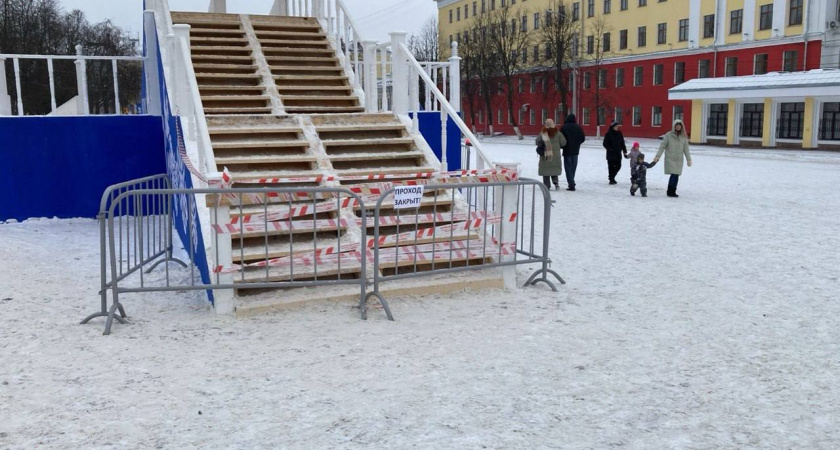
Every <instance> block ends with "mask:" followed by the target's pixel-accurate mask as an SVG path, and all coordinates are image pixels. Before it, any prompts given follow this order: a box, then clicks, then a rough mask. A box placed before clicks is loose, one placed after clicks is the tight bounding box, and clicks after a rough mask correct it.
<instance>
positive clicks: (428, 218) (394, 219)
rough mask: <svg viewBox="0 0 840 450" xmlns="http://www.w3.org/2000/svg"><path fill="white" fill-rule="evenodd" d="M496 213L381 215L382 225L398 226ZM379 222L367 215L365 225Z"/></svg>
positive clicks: (477, 217) (359, 223)
mask: <svg viewBox="0 0 840 450" xmlns="http://www.w3.org/2000/svg"><path fill="white" fill-rule="evenodd" d="M493 214H495V213H493V212H490V213H488V212H487V211H473V212H470V213H469V214H468V213H454V214H452V213H437V214H418V215H405V216H379V220H378V222H379V225H380V226H396V225H416V224H418V223H434V222H440V223H446V222H462V221H465V220H473V219H484V218H487V217H488V215H493ZM356 223H357V224H358V225H361V224H362V219H356ZM376 223H377V220H376V218H375V217H366V218H365V225H366V226H368V227H373V226H375V225H376Z"/></svg>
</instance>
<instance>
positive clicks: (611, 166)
mask: <svg viewBox="0 0 840 450" xmlns="http://www.w3.org/2000/svg"><path fill="white" fill-rule="evenodd" d="M620 126H621V124H619V123H618V122H613V123H612V124H610V130H609V131H607V134H606V136H604V148H605V149H607V169H608V171H609V178H610V184H617V183H616V181H615V176H616V175H618V171H619V170H621V158H622V154H623V155H624V157H625V158H626V157H627V145H625V144H624V135H623V134H621V131H619V129H618V127H620Z"/></svg>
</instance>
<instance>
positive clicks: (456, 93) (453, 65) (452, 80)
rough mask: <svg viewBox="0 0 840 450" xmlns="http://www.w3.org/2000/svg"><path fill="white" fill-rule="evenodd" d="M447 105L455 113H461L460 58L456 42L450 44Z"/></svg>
mask: <svg viewBox="0 0 840 450" xmlns="http://www.w3.org/2000/svg"><path fill="white" fill-rule="evenodd" d="M449 103H452V106H453V107H454V108H455V112H461V57H460V56H458V43H457V42H453V43H452V56H450V57H449Z"/></svg>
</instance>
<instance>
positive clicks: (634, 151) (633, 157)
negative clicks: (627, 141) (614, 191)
mask: <svg viewBox="0 0 840 450" xmlns="http://www.w3.org/2000/svg"><path fill="white" fill-rule="evenodd" d="M641 154H642V152H641V151H639V142H638V141H636V142H633V147H632V148H630V154H629V155H624V157H625V158H627V159H629V160H630V184H633V183H634V182H635V181H636V161H637V160H638V158H639V155H641Z"/></svg>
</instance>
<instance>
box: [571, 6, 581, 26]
mask: <svg viewBox="0 0 840 450" xmlns="http://www.w3.org/2000/svg"><path fill="white" fill-rule="evenodd" d="M578 19H580V2H575V3H574V4H572V21H575V20H578Z"/></svg>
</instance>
